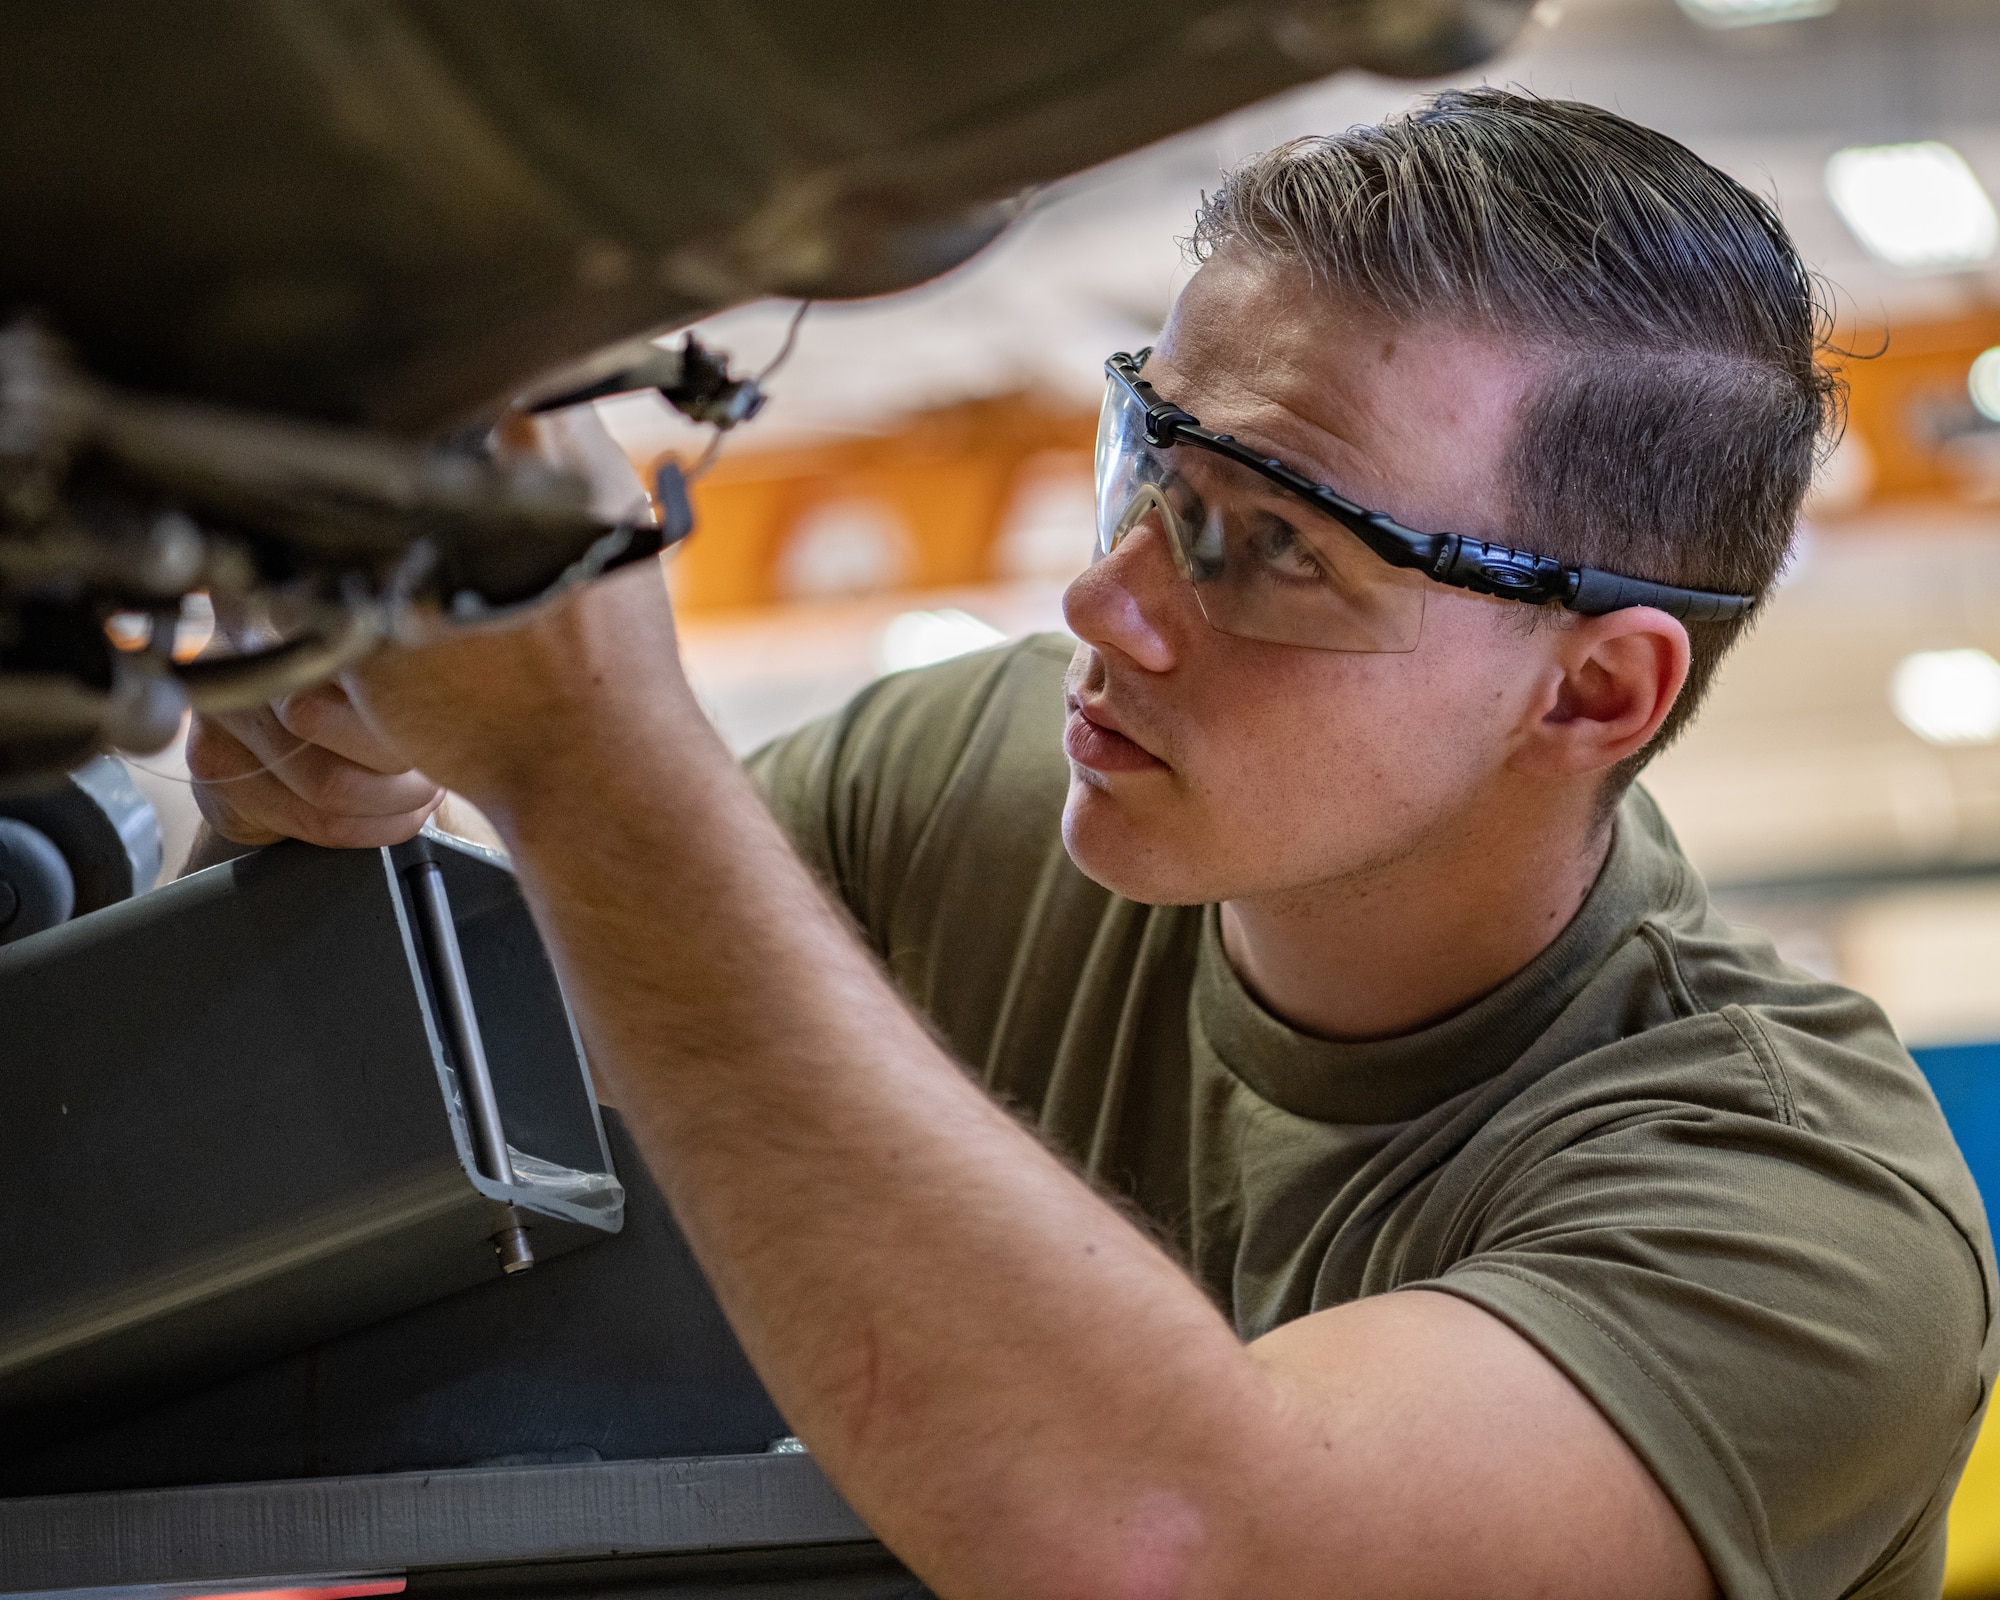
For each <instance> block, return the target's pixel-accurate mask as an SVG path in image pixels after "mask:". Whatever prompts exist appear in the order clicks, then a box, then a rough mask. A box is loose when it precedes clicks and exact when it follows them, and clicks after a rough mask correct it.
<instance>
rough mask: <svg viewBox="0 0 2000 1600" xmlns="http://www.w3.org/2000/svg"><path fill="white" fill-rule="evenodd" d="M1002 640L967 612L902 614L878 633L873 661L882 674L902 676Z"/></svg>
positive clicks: (991, 628)
mask: <svg viewBox="0 0 2000 1600" xmlns="http://www.w3.org/2000/svg"><path fill="white" fill-rule="evenodd" d="M1006 637H1007V635H1006V634H1004V633H1002V632H1001V631H1000V630H999V629H998V628H994V627H990V626H988V625H987V624H986V623H984V622H981V621H980V620H979V619H978V618H977V617H975V616H973V615H971V614H970V613H969V612H964V611H905V612H904V613H903V614H902V615H901V616H900V617H892V618H891V619H890V621H889V625H888V626H887V627H886V628H884V629H883V630H882V642H881V645H880V647H879V648H878V649H877V651H876V658H877V659H878V660H879V661H880V662H881V664H882V670H883V671H884V672H902V671H905V670H906V669H908V668H910V667H928V666H931V665H932V664H934V663H935V662H939V661H949V660H950V659H951V658H952V657H953V656H962V655H966V654H969V653H970V652H971V651H974V650H984V649H985V648H986V647H987V646H988V645H989V644H998V643H999V642H1000V641H1001V640H1002V639H1004V638H1006Z"/></svg>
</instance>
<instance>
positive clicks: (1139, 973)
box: [751, 638, 1994, 1600]
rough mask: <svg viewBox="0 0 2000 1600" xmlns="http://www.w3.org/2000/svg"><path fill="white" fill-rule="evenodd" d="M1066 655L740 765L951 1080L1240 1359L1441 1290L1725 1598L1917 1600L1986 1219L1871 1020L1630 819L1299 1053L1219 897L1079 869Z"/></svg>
mask: <svg viewBox="0 0 2000 1600" xmlns="http://www.w3.org/2000/svg"><path fill="white" fill-rule="evenodd" d="M1068 655H1069V651H1068V648H1067V645H1066V643H1065V642H1063V641H1059V640H1056V639H1053V638H1040V639H1032V640H1029V641H1027V642H1025V643H1024V644H1021V645H1017V646H1013V647H1010V648H1007V649H1004V650H998V651H992V652H987V653H984V654H981V655H978V656H972V657H966V658H962V659H960V660H958V661H954V662H949V663H946V664H945V665H943V666H941V667H936V668H931V669H928V670H925V671H920V672H912V673H904V674H900V675H898V676H895V677H891V678H887V679H884V680H882V681H881V682H879V683H877V684H876V685H874V686H873V687H872V688H870V689H869V690H867V691H866V692H865V693H863V694H862V695H861V696H860V697H859V698H858V699H857V700H855V701H854V703H853V704H852V705H850V706H849V707H848V708H847V709H846V710H845V711H844V712H842V713H841V714H839V715H837V716H835V717H832V718H830V719H828V720H826V721H823V722H819V723H816V724H814V725H812V726H810V727H808V728H806V729H804V730H802V731H801V732H799V733H797V734H794V735H792V736H790V737H789V738H786V739H783V740H780V741H778V742H777V743H775V744H773V745H771V746H769V747H767V748H766V749H765V750H764V751H762V752H760V753H759V754H758V755H757V756H756V757H754V758H753V759H752V763H751V767H752V771H753V772H754V773H755V774H756V776H757V777H758V779H759V780H760V781H761V783H762V784H763V785H764V788H765V790H766V793H767V794H768V796H769V797H770V800H771V804H772V806H773V809H774V810H775V811H776V813H777V815H778V817H779V819H780V820H781V822H782V823H783V824H784V825H785V826H786V827H787V828H788V830H789V831H790V833H791V834H792V836H793V838H794V840H795V841H796V843H797V845H798V848H799V849H800V851H801V853H802V854H803V855H804V856H805V858H806V860H807V861H808V862H810V863H811V864H812V865H813V866H815V867H816V868H817V869H818V870H819V871H820V872H821V873H822V874H823V875H824V876H825V877H826V879H827V880H828V881H829V882H830V883H831V884H832V885H833V886H834V887H835V889H836V890H837V892H838V893H839V895H840V896H841V898H842V899H843V900H845V901H846V903H847V905H848V906H849V907H850V908H851V910H852V911H853V913H854V915H855V916H856V917H857V918H858V919H859V921H860V924H861V926H862V928H863V929H864V930H865V933H866V935H867V937H868V938H869V939H870V940H871V941H872V942H873V944H874V946H875V948H876V949H877V950H878V951H879V952H880V954H881V955H882V957H883V958H884V959H885V960H886V961H887V963H888V965H889V967H890V969H891V971H892V972H893V973H894V975H895V977H896V979H897V980H898V982H900V983H901V984H902V986H903V988H904V989H905V990H906V991H907V993H908V994H909V996H910V997H911V999H912V1000H913V1001H914V1002H915V1003H916V1004H917V1005H918V1006H920V1007H921V1008H922V1009H923V1010H924V1011H926V1012H927V1013H928V1014H929V1015H930V1016H931V1017H932V1018H933V1019H934V1020H935V1022H936V1024H937V1025H938V1027H939V1028H940V1029H941V1030H942V1031H943V1033H944V1035H945V1037H946V1038H947V1039H948V1040H949V1041H950V1043H951V1045H952V1047H953V1048H954V1050H955V1051H956V1052H957V1054H958V1055H959V1057H960V1059H961V1060H963V1061H964V1062H966V1063H967V1064H968V1065H969V1066H970V1067H971V1068H972V1069H973V1071H974V1072H975V1073H976V1074H977V1075H978V1076H979V1077H980V1078H981V1079H982V1080H983V1081H984V1082H985V1083H986V1084H987V1085H988V1086H989V1087H990V1088H991V1089H992V1090H993V1091H994V1093H996V1094H997V1095H999V1096H1000V1097H1002V1098H1003V1099H1004V1100H1006V1101H1008V1102H1010V1103H1012V1104H1014V1105H1016V1106H1018V1107H1020V1108H1022V1109H1023V1110H1024V1111H1025V1113H1026V1114H1027V1115H1029V1116H1030V1117H1032V1118H1033V1119H1034V1121H1035V1122H1036V1124H1037V1125H1038V1126H1039V1128H1040V1130H1041V1132H1042V1134H1043V1136H1044V1137H1045V1138H1046V1139H1047V1141H1048V1142H1049V1143H1050V1144H1051V1145H1053V1146H1054V1147H1055V1148H1057V1149H1058V1150H1060V1151H1062V1152H1064V1153H1065V1154H1066V1155H1068V1156H1069V1157H1071V1158H1072V1159H1073V1160H1075V1161H1076V1162H1077V1163H1078V1164H1080V1165H1081V1166H1082V1167H1083V1168H1084V1169H1085V1170H1086V1171H1087V1172H1088V1173H1089V1174H1090V1175H1091V1176H1092V1177H1093V1178H1094V1179H1095V1180H1096V1181H1097V1182H1099V1183H1100V1184H1102V1185H1104V1186H1106V1187H1107V1188H1109V1189H1111V1190H1114V1191H1116V1192H1118V1193H1120V1194H1122V1195H1124V1196H1126V1197H1129V1199H1130V1200H1131V1201H1132V1202H1134V1203H1135V1204H1136V1205H1137V1206H1138V1207H1139V1208H1140V1209H1141V1210H1143V1211H1144V1212H1145V1213H1146V1214H1147V1215H1148V1216H1150V1217H1151V1218H1152V1219H1153V1220H1154V1222H1155V1223H1156V1224H1157V1225H1158V1226H1159V1228H1160V1229H1161V1230H1162V1231H1163V1233H1164V1234H1165V1235H1166V1237H1167V1238H1168V1239H1169V1240H1170V1241H1171V1243H1172V1244H1173V1246H1174V1247H1175V1248H1176V1249H1177V1250H1178V1251H1179V1252H1180V1254H1181V1256H1182V1258H1183V1259H1184V1260H1185V1261H1186V1263H1187V1264H1188V1266H1189V1268H1190V1269H1191V1270H1192V1272H1193V1273H1194V1275H1195V1276H1196V1278H1197V1279H1198V1280H1199V1281H1200V1282H1201V1283H1202V1284H1203V1285H1204V1286H1205V1287H1206V1288H1207V1290H1208V1292H1209V1294H1210V1295H1212V1296H1213V1297H1214V1299H1215V1302H1216V1303H1217V1305H1219V1306H1220V1307H1221V1308H1222V1309H1223V1310H1224V1312H1225V1313H1226V1314H1227V1315H1228V1316H1229V1317H1230V1318H1231V1319H1232V1320H1233V1321H1234V1323H1235V1325H1236V1328H1237V1331H1238V1332H1239V1333H1240V1334H1241V1335H1242V1337H1244V1338H1245V1339H1251V1338H1255V1337H1257V1336H1258V1335H1260V1334H1262V1333H1265V1332H1266V1331H1268V1330H1269V1329H1271V1328H1273V1327H1275V1326H1277V1325H1278V1324H1279V1323H1282V1322H1284V1321H1286V1320H1288V1319H1290V1318H1293V1317H1298V1316H1303V1315H1305V1314H1306V1313H1308V1312H1311V1311H1317V1310H1320V1309H1323V1308H1325V1307H1328V1306H1334V1305H1339V1304H1341V1303H1342V1302H1344V1301H1348V1300H1353V1299H1356V1298H1358V1297H1360V1296H1363V1295H1372V1294H1382V1293H1384V1292H1386V1291H1389V1290H1394V1289H1401V1288H1409V1287H1413V1286H1417V1285H1422V1286H1425V1287H1427V1288H1432V1289H1442V1290H1447V1291H1449V1292H1450V1293H1453V1294H1456V1295H1460V1296H1463V1297H1464V1298H1465V1299H1467V1300H1470V1301H1472V1302H1474V1303H1476V1304H1478V1305H1480V1306H1483V1307H1485V1308H1486V1309H1487V1310H1488V1311H1490V1312H1491V1313H1493V1314H1494V1315H1495V1316H1498V1317H1500V1318H1502V1319H1503V1320H1505V1321H1506V1322H1508V1323H1509V1324H1511V1325H1512V1326H1513V1327H1515V1328H1516V1329H1518V1330H1519V1331H1520V1332H1521V1333H1522V1334H1523V1335H1525V1336H1526V1337H1527V1338H1528V1339H1530V1340H1532V1341H1533V1342H1534V1343H1535V1344H1536V1345H1537V1346H1538V1347H1540V1348H1541V1349H1542V1350H1543V1351H1544V1352H1545V1353H1546V1354H1547V1355H1548V1356H1549V1358H1550V1359H1551V1360H1553V1361H1554V1362H1556V1364H1557V1365H1558V1366H1560V1367H1561V1368H1562V1369H1563V1370H1564V1371H1565V1372H1566V1373H1568V1374H1569V1375H1570V1377H1571V1378H1572V1379H1573V1380H1574V1381H1575V1382H1576V1383H1577V1384H1578V1385H1579V1386H1580V1387H1581V1388H1582V1389H1583V1390H1584V1391H1585V1392H1586V1393H1587V1394H1588V1395H1589V1396H1590V1397H1591V1398H1592V1400H1594V1401H1595V1402H1596V1404H1597V1405H1598V1406H1599V1407H1600V1408H1601V1409H1602V1410H1603V1411H1604V1413H1605V1414H1606V1415H1607V1416H1608V1417H1609V1418H1610V1419H1611V1421H1612V1422H1613V1423H1614V1424H1615V1425H1616V1426H1617V1427H1618V1429H1619V1430H1620V1431H1621V1432H1622V1433H1623V1434H1624V1435H1625V1437H1626V1438H1627V1439H1628V1440H1630V1442H1631V1444H1632V1446H1633V1447H1634V1448H1635V1449H1636V1450H1637V1451H1638V1453H1639V1454H1640V1456H1641V1457H1643V1458H1644V1460H1645V1461H1646V1463H1647V1464H1648V1466H1649V1467H1650V1468H1651V1469H1652V1471H1653V1473H1654V1475H1655V1476H1656V1477H1657V1478H1658V1480H1659V1481H1660V1483H1661V1484H1662V1485H1664V1487H1665V1488H1666V1491H1667V1493H1668V1494H1669V1495H1671V1496H1672V1498H1673V1500H1674V1502H1675V1504H1676V1505H1677V1506H1679V1508H1680V1510H1681V1512H1682V1514H1683V1516H1684V1517H1685V1518H1686V1520H1687V1523H1688V1525H1689V1527H1690V1528H1691V1529H1692V1530H1693V1532H1694V1535H1695V1537H1696V1539H1697V1540H1698V1541H1699V1542H1700V1544H1701V1547H1702V1549H1703V1551H1704V1552H1705V1553H1706V1555H1707V1557H1708V1560H1709V1564H1710V1566H1711V1567H1712V1569H1713V1570H1714V1572H1715V1574H1716V1577H1717V1579H1718V1581H1719V1582H1720V1583H1721V1586H1722V1588H1723V1591H1724V1592H1725V1593H1726V1594H1727V1595H1729V1596H1732V1597H1749V1596H1786V1597H1807V1596H1834V1595H1849V1594H1851V1595H1866V1596H1869V1597H1871V1600H1883V1597H1888V1596H1895V1597H1898V1600H1901V1597H1904V1596H1918V1595H1934V1594H1936V1593H1937V1590H1938V1584H1939V1574H1940V1572H1941V1570H1942V1565H1943V1560H1944V1513H1945V1507H1946V1504H1947V1501H1948V1499H1949V1496H1950V1492H1951V1488H1952V1485H1953V1484H1954V1483H1955V1481H1956V1479H1957V1474H1958V1469H1959V1467H1960V1465H1961V1464H1962V1462H1963V1459H1964V1456H1965V1452H1966V1451H1967V1450H1968V1449H1969V1448H1970V1446H1971V1441H1972V1438H1973V1435H1974V1433H1975V1431H1976V1428H1977V1424H1978V1418H1979V1415H1980V1412H1981V1410H1982V1408H1983V1406H1984V1403H1985V1399H1986V1385H1987V1376H1988V1375H1989V1374H1990V1373H1991V1371H1992V1370H1993V1362H1992V1359H1991V1357H1990V1355H1988V1354H1987V1353H1986V1346H1987V1344H1988V1328H1989V1324H1990V1322H1991V1320H1992V1318H1991V1305H1992V1299H1993V1289H1994V1277H1993V1265H1992V1250H1991V1244H1990V1241H1989V1238H1988V1234H1987V1228H1986V1219H1985V1215H1984V1212H1983V1211H1982V1209H1981V1206H1980V1201H1979V1195H1978V1193H1977V1191H1976V1190H1975V1189H1974V1187H1973V1184H1972V1180H1971V1177H1970V1176H1969V1174H1968V1173H1967V1171H1966V1168H1965V1164H1964V1162H1963V1161H1962V1160H1961V1159H1960V1157H1959V1154H1958V1151H1957V1148H1956V1146H1955V1145H1954V1144H1953V1143H1952V1139H1951V1136H1950V1134H1949V1133H1948V1132H1947V1130H1946V1128H1945V1124H1944V1120H1943V1118H1942V1116H1941V1115H1940V1113H1939V1111H1938V1107H1937V1103H1936V1101H1935V1100H1934V1099H1933V1098H1932V1096H1931V1094H1930V1091H1929V1089H1928V1088H1927V1087H1926V1085H1925V1083H1924V1080H1923V1078H1922V1076H1921V1075H1920V1074H1919V1072H1918V1071H1917V1069H1916V1067H1915V1066H1914V1064H1913V1063H1912V1062H1911V1060H1910V1058H1909V1056H1908V1055H1907V1054H1906V1053H1905V1052H1904V1050H1903V1048H1902V1046H1901V1045H1900V1044H1899V1043H1898V1042H1897V1040H1896V1036H1895V1034H1894V1033H1893V1032H1892V1031H1891V1029H1890V1027H1889V1024H1888V1022H1887V1021H1886V1020H1885V1019H1884V1017H1883V1016H1882V1013H1881V1012H1880V1011H1879V1010H1878V1009H1877V1008H1876V1007H1875V1006H1874V1005H1873V1004H1872V1003H1871V1002H1870V1001H1868V1000H1866V999H1864V998H1862V997H1861V996H1860V995H1857V994H1854V993H1853V992H1851V991H1849V990H1846V989H1842V988H1839V987H1837V986H1836V985H1833V984H1830V983H1824V982H1821V981H1820V980H1818V979H1815V978H1812V977H1809V976H1807V975H1805V974H1803V973H1801V972H1798V971H1795V970H1793V969H1792V968H1789V967H1787V966H1785V965H1784V964H1783V963H1782V962H1780V961H1779V960H1778V959H1777V957H1776V955H1775V954H1774V953H1773V951H1772V949H1771V946H1770V944H1769V943H1768V942H1767V941H1766V940H1765V939H1764V938H1762V937H1761V936H1759V935H1757V934H1755V933H1752V932H1750V931H1749V930H1746V929H1741V928H1735V927H1732V926H1730V925H1729V924H1728V923H1726V922H1724V921H1723V920H1722V919H1721V918H1720V917H1719V916H1718V915H1717V914H1716V913H1715V911H1714V910H1713V909H1712V908H1711V906H1710V905H1709V902H1708V896H1707V892H1706V890H1705V889H1704V888H1703V886H1702V883H1701V880H1700V879H1699V878H1698V877H1697V876H1696V875H1695V873H1694V871H1693V870H1692V869H1691V868H1690V867H1689V866H1688V864H1687V862H1686V860H1685V859H1684V858H1683V857H1682V855H1681V853H1680V850H1679V848H1678V846H1677V845H1676V844H1675V842H1674V839H1673V836H1672V834H1671V833H1670V832H1669V830H1668V829H1667V826H1666V824H1665V823H1664V822H1663V821H1662V820H1661V817H1660V814H1659V812H1658V810H1657V809H1656V808H1655V807H1654V805H1653V804H1652V802H1651V800H1650V799H1648V798H1646V797H1645V796H1644V795H1643V794H1638V793H1635V794H1634V796H1633V797H1632V798H1631V799H1630V800H1628V801H1627V802H1626V804H1625V806H1624V807H1623V809H1622V810H1621V812H1620V814H1619V819H1618V827H1617V835H1616V842H1615V844H1614V845H1613V848H1612V851H1611V855H1610V859H1609V860H1608V862H1607V863H1606V865H1605V867H1604V870H1603V872H1602V874H1601V876H1600V878H1599V880H1598V882H1597V884H1596V886H1595V887H1594V888H1593V889H1592V891H1591V893H1590V896H1589V898H1588V899H1587V900H1586V901H1585V902H1584V905H1583V907H1582V909H1581V910H1580V911H1578V913H1577V915H1576V917H1575V919H1574V920H1573V921H1572V922H1571V923H1570V925H1569V926H1568V927H1567V928H1566V929H1565V930H1564V931H1563V932H1562V934H1561V935H1560V936H1559V937H1558V938H1557V939H1556V941H1555V942H1554V943H1553V944H1551V945H1550V946H1549V947H1548V949H1546V950H1544V951H1543V952H1542V953H1541V955H1539V956H1537V957H1536V958H1535V960H1534V961H1533V962H1531V963H1530V964H1529V965H1528V966H1527V967H1526V968H1525V969H1523V970H1522V971H1521V972H1519V973H1517V974H1516V975H1515V976H1514V977H1513V978H1512V979H1510V980H1509V981H1508V982H1507V983H1505V984H1504V985H1502V986H1501V987H1500V988H1499V989H1498V990H1496V991H1495V992H1494V993H1492V994H1490V995H1488V996H1487V997H1486V998H1485V999H1483V1000H1481V1001H1479V1002H1478V1003H1477V1004H1475V1005H1473V1006H1472V1007H1470V1008H1469V1009H1467V1010H1465V1011H1463V1012H1461V1013H1459V1014H1458V1015H1457V1016H1454V1017H1452V1018H1450V1019H1449V1020H1448V1021H1445V1022H1441V1023H1438V1024H1437V1025H1436V1026H1434V1027H1429V1028H1426V1029H1424V1030H1422V1031H1421V1032H1419V1033H1415V1034H1411V1035H1409V1036H1407V1037H1403V1038H1397V1039H1387V1040H1382V1041H1378V1042H1373V1043H1366V1044H1337V1043H1330V1042H1328V1041H1326V1040H1322V1039H1316V1038H1312V1037H1310V1036H1308V1035H1305V1034H1301V1033H1299V1032H1297V1031H1295V1030H1294V1029H1292V1028H1290V1027H1289V1026H1287V1025H1286V1024H1285V1023H1284V1022H1282V1021H1281V1020H1279V1019H1278V1018H1277V1017H1275V1016H1273V1015H1272V1014H1271V1013H1270V1012H1268V1011H1266V1010H1265V1009H1264V1008H1263V1007H1262V1006H1261V1005H1259V1003H1258V1002H1257V1001H1256V1000H1255V999H1254V998H1253V997H1252V996H1251V995H1250V994H1249V993H1248V992H1247V991H1246V990H1245V989H1244V987H1243V985H1242V984H1241V983H1240V982H1239V981H1238V979H1237V978H1236V976H1235V974H1234V973H1233V971H1232V970H1231V968H1230V966H1229V963H1228V960H1227V958H1226V957H1225V956H1224V954H1223V952H1222V947H1221V941H1220V938H1219V934H1218V927H1217V915H1216V911H1215V908H1214V907H1212V906H1210V907H1200V906H1193V907H1186V906H1145V905H1138V904H1135V903H1134V902H1132V901H1129V900H1124V899H1121V898H1120V897H1118V896H1117V895H1115V894H1112V893H1110V892H1108V891H1107V890H1105V889H1102V888H1100V887H1098V886H1097V885H1096V884H1093V883H1092V882H1090V880H1089V879H1087V878H1085V877H1084V876H1083V874H1082V873H1080V872H1079V871H1078V870H1077V869H1076V867H1075V866H1074V865H1073V864H1072V863H1071V862H1070V860H1069V858H1068V856H1067V855H1066V854H1065V853H1064V850H1063V846H1062V840H1061V836H1060V831H1059V821H1060V817H1061V811H1062V803H1063V796H1064V792H1065V789H1066V786H1067V781H1068V772H1067V768H1066V764H1065V762H1064V760H1063V756H1062V750H1061V733H1062V722H1063V716H1064V710H1063V704H1062V691H1061V676H1062V671H1063V667H1064V664H1065V663H1066V661H1067V660H1068Z"/></svg>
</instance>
